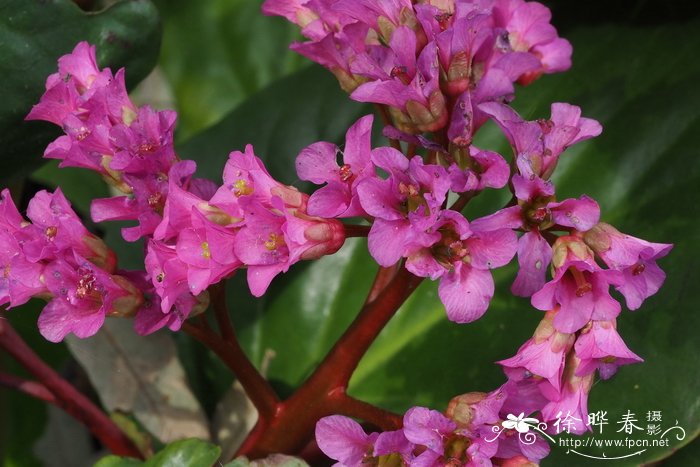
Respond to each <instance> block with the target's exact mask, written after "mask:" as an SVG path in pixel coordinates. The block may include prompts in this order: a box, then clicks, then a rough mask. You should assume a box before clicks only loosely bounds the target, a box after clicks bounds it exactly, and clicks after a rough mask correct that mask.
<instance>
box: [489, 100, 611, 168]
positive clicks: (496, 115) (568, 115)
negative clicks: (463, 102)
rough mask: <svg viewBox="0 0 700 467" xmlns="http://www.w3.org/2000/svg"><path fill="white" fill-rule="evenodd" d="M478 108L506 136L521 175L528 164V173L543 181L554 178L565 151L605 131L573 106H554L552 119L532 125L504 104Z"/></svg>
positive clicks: (560, 104)
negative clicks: (582, 115) (489, 117)
mask: <svg viewBox="0 0 700 467" xmlns="http://www.w3.org/2000/svg"><path fill="white" fill-rule="evenodd" d="M479 108H480V109H481V110H482V111H484V112H485V113H487V114H488V115H490V116H491V118H492V119H493V120H494V121H495V122H496V123H497V124H498V125H499V126H500V127H501V129H502V130H503V132H504V133H505V135H506V137H507V138H508V141H510V144H511V146H512V147H513V152H514V154H515V156H516V158H517V162H518V167H519V168H521V173H522V167H523V166H524V165H523V164H526V165H527V166H529V169H528V172H529V173H532V174H534V175H536V176H538V177H540V178H543V179H548V178H549V177H550V176H551V175H552V172H553V171H554V169H555V167H556V165H557V162H558V160H559V156H560V155H561V153H562V152H564V150H565V149H566V148H568V147H569V146H571V145H573V144H576V143H578V142H580V141H584V140H586V139H590V138H593V137H595V136H598V135H599V134H600V133H601V132H602V127H601V126H600V124H599V123H598V122H597V121H595V120H592V119H589V118H582V117H581V109H580V108H579V107H576V106H575V105H570V104H563V103H554V104H552V116H551V118H550V119H549V120H537V121H532V122H528V121H524V120H523V119H522V118H520V116H519V115H518V114H517V113H516V112H515V111H514V110H513V109H511V108H510V107H508V106H507V105H505V104H499V103H496V102H487V103H484V104H481V105H480V106H479ZM521 159H522V161H521ZM523 175H526V174H524V173H523ZM526 176H527V175H526Z"/></svg>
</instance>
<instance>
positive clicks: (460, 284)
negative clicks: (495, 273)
mask: <svg viewBox="0 0 700 467" xmlns="http://www.w3.org/2000/svg"><path fill="white" fill-rule="evenodd" d="M493 292H494V283H493V277H491V273H490V272H489V271H484V270H482V269H476V268H473V267H471V266H469V265H466V264H463V263H457V264H456V265H455V269H454V270H453V271H451V272H450V273H449V274H447V275H445V276H443V277H442V279H441V280H440V286H439V287H438V295H439V296H440V300H442V303H443V304H444V305H445V309H446V310H447V317H448V318H449V319H450V321H454V322H455V323H470V322H472V321H475V320H477V319H479V318H481V316H482V315H483V314H484V313H485V312H486V309H487V308H488V306H489V303H490V302H491V298H492V297H493Z"/></svg>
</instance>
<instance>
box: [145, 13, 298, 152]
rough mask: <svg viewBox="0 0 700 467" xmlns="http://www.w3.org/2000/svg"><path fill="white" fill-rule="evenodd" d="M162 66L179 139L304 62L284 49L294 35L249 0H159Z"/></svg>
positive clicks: (209, 123)
mask: <svg viewBox="0 0 700 467" xmlns="http://www.w3.org/2000/svg"><path fill="white" fill-rule="evenodd" d="M157 3H158V6H159V7H160V10H161V11H162V14H163V23H164V40H163V53H162V56H161V59H160V63H161V66H162V68H163V71H164V72H165V75H166V76H167V78H168V80H169V81H170V84H171V86H172V88H173V92H174V94H175V97H176V99H177V110H178V112H179V114H180V124H179V126H178V132H179V134H178V137H179V138H187V137H189V136H191V135H193V134H194V133H196V132H198V131H201V130H202V129H204V128H206V127H208V126H210V125H211V124H212V123H214V122H217V121H218V120H220V119H221V118H222V117H223V116H224V115H225V114H226V113H228V112H229V111H230V110H231V109H233V108H234V107H235V106H236V105H237V104H239V103H240V102H241V101H243V100H244V99H245V98H246V97H248V96H249V95H250V94H252V93H254V92H255V91H258V90H260V89H262V88H264V87H265V86H266V85H267V84H269V83H270V82H272V81H274V80H275V79H277V78H279V77H281V76H284V75H286V74H288V73H290V72H291V71H294V70H296V69H298V68H299V67H300V66H302V65H306V62H305V61H304V60H303V59H302V58H301V57H299V56H298V55H296V54H294V53H292V52H291V51H289V50H287V47H288V45H289V43H290V42H291V41H292V40H293V39H294V38H295V35H296V34H297V33H296V31H295V29H296V28H295V27H294V26H293V25H291V24H289V23H287V22H286V21H284V20H282V19H281V18H269V17H265V16H263V15H262V13H260V4H261V2H251V1H249V0H211V1H207V2H192V1H190V0H161V1H158V2H157Z"/></svg>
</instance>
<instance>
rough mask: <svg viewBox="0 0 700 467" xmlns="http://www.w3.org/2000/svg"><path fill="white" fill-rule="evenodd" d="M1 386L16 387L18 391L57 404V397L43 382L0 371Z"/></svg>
mask: <svg viewBox="0 0 700 467" xmlns="http://www.w3.org/2000/svg"><path fill="white" fill-rule="evenodd" d="M0 386H5V387H7V388H10V389H16V390H17V391H19V392H21V393H23V394H26V395H28V396H32V397H34V398H36V399H39V400H41V401H44V402H48V403H49V404H56V403H57V401H56V397H54V395H53V393H51V391H49V390H48V389H46V386H44V385H43V384H41V383H37V382H36V381H30V380H27V379H24V378H19V377H17V376H15V375H10V374H7V373H0Z"/></svg>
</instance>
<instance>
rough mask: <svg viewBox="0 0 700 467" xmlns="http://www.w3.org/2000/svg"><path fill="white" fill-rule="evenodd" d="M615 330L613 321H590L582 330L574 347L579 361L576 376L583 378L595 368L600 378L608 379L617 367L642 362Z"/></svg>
mask: <svg viewBox="0 0 700 467" xmlns="http://www.w3.org/2000/svg"><path fill="white" fill-rule="evenodd" d="M615 328H616V323H615V320H612V321H591V323H589V325H588V326H586V327H585V328H583V330H582V331H581V334H580V335H579V336H578V338H577V339H576V344H575V346H574V349H575V350H576V356H577V357H578V358H579V359H580V360H581V363H580V364H579V366H578V368H577V370H576V376H585V375H587V374H589V373H592V372H593V371H595V370H596V368H597V369H598V373H599V374H600V377H601V378H603V379H608V378H610V377H611V376H612V375H614V374H615V373H616V372H617V368H618V367H620V366H622V365H629V364H631V363H639V362H643V361H644V360H642V359H641V358H640V357H638V356H637V355H636V354H634V353H633V352H632V351H631V350H630V349H628V348H627V346H626V345H625V343H624V341H623V340H622V338H621V337H620V335H619V334H618V333H617V331H616V329H615Z"/></svg>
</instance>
